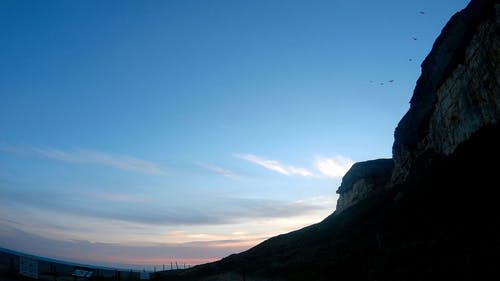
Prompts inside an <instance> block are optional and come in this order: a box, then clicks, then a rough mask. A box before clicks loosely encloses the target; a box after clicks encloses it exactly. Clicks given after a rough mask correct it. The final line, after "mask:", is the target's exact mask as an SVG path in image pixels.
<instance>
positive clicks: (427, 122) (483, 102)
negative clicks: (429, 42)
mask: <svg viewBox="0 0 500 281" xmlns="http://www.w3.org/2000/svg"><path fill="white" fill-rule="evenodd" d="M499 27H500V4H496V3H495V1H487V0H477V1H472V2H471V3H470V4H469V5H468V7H467V8H466V9H464V10H462V11H461V12H459V13H457V14H456V15H454V16H453V17H452V18H451V19H450V21H449V22H448V24H447V25H446V26H445V27H444V28H443V30H442V32H441V35H440V36H439V37H438V39H437V40H436V42H435V43H434V46H433V48H432V51H431V52H430V54H429V55H428V56H427V57H426V59H425V60H424V62H423V63H422V74H421V76H420V78H419V79H418V81H417V85H416V87H415V90H414V93H413V97H412V99H411V101H410V109H409V110H408V112H407V113H406V115H405V116H404V117H403V118H402V119H401V121H400V122H399V124H398V126H397V128H396V130H395V133H394V144H393V159H394V169H392V168H391V173H392V174H391V176H390V180H389V181H383V182H382V183H381V184H380V183H378V184H377V185H374V184H373V183H372V182H371V180H370V178H373V177H374V175H373V173H369V174H367V178H364V176H363V175H362V174H359V173H352V171H349V172H347V173H346V175H345V177H344V179H343V182H342V184H341V186H340V187H339V189H338V191H337V193H339V194H340V197H339V200H338V202H337V212H341V211H343V210H345V209H346V208H347V207H350V206H353V205H355V204H356V203H358V202H360V201H362V200H364V199H367V198H369V197H370V196H372V195H374V194H375V193H376V192H377V191H380V190H381V189H384V188H394V187H397V186H399V185H401V184H403V183H404V182H405V181H406V180H407V179H408V178H409V177H410V176H411V173H412V172H416V171H418V170H421V169H425V167H417V166H418V165H417V164H416V163H421V164H419V165H424V166H425V165H426V163H429V162H432V161H433V159H434V158H435V157H442V156H448V155H451V154H452V153H453V152H454V151H455V149H456V148H457V147H458V145H460V144H461V143H463V142H465V141H467V140H468V139H469V138H470V137H471V135H472V134H474V133H475V132H478V131H479V130H480V129H481V128H484V127H486V126H488V125H494V124H497V123H498V122H499V121H500V86H499V85H500V68H499V65H500V40H499V39H500V35H499ZM364 163H366V162H364ZM359 164H361V163H359ZM373 164H374V165H381V163H375V162H374V163H373ZM372 166H373V165H372ZM352 169H359V167H358V166H357V165H356V164H355V165H354V166H353V167H352ZM352 169H351V170H352ZM371 169H372V170H376V169H374V168H373V167H372V168H371ZM379 170H380V171H381V174H380V178H384V179H385V177H386V176H387V170H384V169H383V167H380V168H379ZM352 174H356V175H357V176H358V177H357V178H356V183H354V185H352V184H345V183H344V181H346V182H347V183H351V182H352V179H351V178H352ZM375 177H376V176H375ZM351 186H352V187H351Z"/></svg>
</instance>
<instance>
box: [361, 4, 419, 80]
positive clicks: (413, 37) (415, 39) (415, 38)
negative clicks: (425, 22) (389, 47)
mask: <svg viewBox="0 0 500 281" xmlns="http://www.w3.org/2000/svg"><path fill="white" fill-rule="evenodd" d="M418 13H419V14H420V15H425V11H423V10H422V11H419V12H418ZM411 39H413V41H417V40H418V38H417V37H415V36H412V37H411ZM408 61H413V59H411V58H409V59H408ZM374 82H375V81H373V80H370V83H374ZM387 82H388V83H394V79H391V80H389V81H387ZM379 85H381V86H383V85H385V82H379Z"/></svg>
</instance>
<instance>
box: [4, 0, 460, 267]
mask: <svg viewBox="0 0 500 281" xmlns="http://www.w3.org/2000/svg"><path fill="white" fill-rule="evenodd" d="M467 3H468V1H430V0H422V1H365V2H360V1H346V0H338V1H335V0H331V1H284V0H283V1H279V0H273V1H222V0H214V1H1V2H0V29H1V32H0V62H1V63H0V212H1V214H2V215H1V216H0V217H1V218H0V230H2V231H0V247H6V248H11V249H13V250H20V251H26V252H30V253H33V254H39V255H44V256H48V257H53V258H62V259H71V260H76V261H83V262H89V263H94V264H112V265H125V264H126V265H127V266H131V265H138V266H139V267H142V266H151V265H152V264H162V263H170V261H171V260H174V261H175V260H176V261H179V262H187V263H190V264H195V263H201V262H206V261H210V260H215V259H218V258H221V257H223V256H225V255H228V254H231V253H234V252H239V251H242V250H245V249H247V248H249V247H251V246H253V245H255V244H256V243H258V242H260V241H262V240H264V239H266V238H268V237H271V236H273V235H277V234H280V233H284V232H288V231H291V230H294V229H297V228H300V227H303V226H306V225H309V224H312V223H316V222H319V221H320V220H321V219H323V218H324V217H326V216H327V215H329V214H330V213H331V212H333V211H334V209H335V204H336V199H337V196H336V194H335V191H336V189H337V187H338V186H339V184H340V181H341V177H342V175H343V173H345V171H346V170H347V169H348V168H349V167H350V165H352V163H354V162H356V161H364V160H369V159H375V158H386V157H391V147H392V142H393V132H394V128H395V127H396V125H397V122H398V121H399V120H400V118H401V117H402V116H403V114H404V113H405V112H406V111H407V109H408V101H409V99H410V97H411V94H412V91H413V87H414V85H415V82H416V80H417V78H418V76H419V74H420V62H421V61H422V60H423V58H424V57H425V55H426V54H427V53H428V52H429V51H430V49H431V47H432V44H433V42H434V40H435V38H436V37H437V36H438V35H439V33H440V31H441V29H442V27H443V26H444V24H445V23H446V22H447V21H448V19H449V18H450V16H451V15H453V14H454V13H455V12H457V11H459V10H460V9H462V8H464V7H465V5H466V4H467ZM30 241H31V242H30ZM33 241H36V242H33ZM97 249H99V250H97ZM97 253H98V254H97ZM107 253H108V254H107Z"/></svg>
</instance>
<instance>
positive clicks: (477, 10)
mask: <svg viewBox="0 0 500 281" xmlns="http://www.w3.org/2000/svg"><path fill="white" fill-rule="evenodd" d="M499 26H500V4H498V3H497V1H493V0H474V1H472V2H471V3H470V4H469V5H468V6H467V7H466V9H464V10H462V11H461V12H459V13H457V14H456V15H454V16H453V17H452V18H451V19H450V21H449V22H448V24H447V25H446V26H445V27H444V29H443V31H442V33H441V35H440V36H439V37H438V39H437V40H436V42H435V44H434V46H433V49H432V51H431V52H430V54H429V55H428V56H427V58H426V59H425V60H424V62H423V63H422V75H421V77H420V78H419V79H418V81H417V85H416V88H415V91H414V95H413V97H412V99H411V102H410V109H409V111H408V113H407V114H406V115H405V116H404V117H403V119H402V120H401V122H400V123H399V124H398V126H397V128H396V130H395V141H394V145H393V159H381V160H374V161H367V162H363V163H359V164H356V165H354V166H353V168H352V169H351V171H349V172H348V173H347V174H346V176H345V177H344V179H343V183H342V186H341V187H340V188H339V191H338V192H339V193H340V197H341V198H340V199H339V202H340V201H341V200H343V201H342V202H344V203H345V204H344V203H343V205H342V208H339V209H338V210H337V211H336V212H335V213H333V214H332V215H330V216H329V217H327V218H326V219H324V220H323V221H322V222H320V223H318V224H315V225H311V226H309V227H305V228H303V229H300V230H297V231H294V232H290V233H287V234H283V235H279V236H276V237H273V238H270V239H268V240H267V241H264V242H263V243H261V244H259V245H257V246H255V247H253V248H252V249H250V250H248V251H246V252H243V253H240V254H235V255H231V256H229V257H226V258H224V259H222V260H221V261H218V262H214V263H210V264H204V265H200V266H196V267H194V268H191V269H189V270H186V271H181V272H177V273H175V274H174V273H163V274H162V275H161V277H162V278H163V279H165V280H336V281H341V280H350V281H352V280H398V281H401V280H493V279H498V269H499V268H500V231H499V229H500V218H499V214H500V204H499V203H498V202H497V201H498V199H497V198H498V197H497V189H499V188H500V185H499V184H498V175H500V168H499V166H498V165H497V164H496V161H497V160H498V159H500V122H499V121H500V87H499V84H500V80H499V77H500V70H499V67H498V66H499V64H500V47H499V44H500V43H499V42H500V40H499V36H500V32H499Z"/></svg>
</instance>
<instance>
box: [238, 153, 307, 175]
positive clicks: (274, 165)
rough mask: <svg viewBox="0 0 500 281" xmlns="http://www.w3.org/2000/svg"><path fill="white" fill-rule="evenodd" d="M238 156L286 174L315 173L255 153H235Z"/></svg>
mask: <svg viewBox="0 0 500 281" xmlns="http://www.w3.org/2000/svg"><path fill="white" fill-rule="evenodd" d="M235 156H236V157H238V158H240V159H243V160H246V161H248V162H251V163H254V164H257V165H260V166H262V167H264V168H266V169H269V170H271V171H275V172H277V173H280V174H282V175H285V176H302V177H312V176H313V173H312V172H311V171H309V170H307V169H306V168H302V167H295V166H291V165H285V164H282V163H280V162H279V161H276V160H269V159H264V158H262V157H260V156H257V155H253V154H235Z"/></svg>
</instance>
